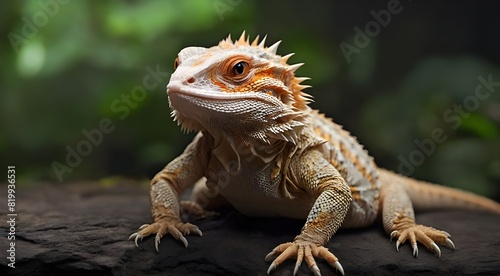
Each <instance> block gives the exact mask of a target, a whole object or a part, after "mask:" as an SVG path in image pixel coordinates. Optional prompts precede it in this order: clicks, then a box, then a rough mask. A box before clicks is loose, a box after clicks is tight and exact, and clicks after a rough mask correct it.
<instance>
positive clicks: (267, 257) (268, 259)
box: [264, 250, 274, 262]
mask: <svg viewBox="0 0 500 276" xmlns="http://www.w3.org/2000/svg"><path fill="white" fill-rule="evenodd" d="M273 258H274V250H273V251H271V252H270V253H269V254H267V255H266V257H265V258H264V261H266V262H269V261H270V260H272V259H273Z"/></svg>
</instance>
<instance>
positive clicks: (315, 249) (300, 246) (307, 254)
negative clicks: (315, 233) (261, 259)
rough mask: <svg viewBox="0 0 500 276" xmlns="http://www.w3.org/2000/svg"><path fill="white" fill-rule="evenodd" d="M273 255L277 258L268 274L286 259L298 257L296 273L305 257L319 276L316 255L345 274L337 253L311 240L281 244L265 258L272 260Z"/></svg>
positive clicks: (294, 273) (308, 264)
mask: <svg viewBox="0 0 500 276" xmlns="http://www.w3.org/2000/svg"><path fill="white" fill-rule="evenodd" d="M276 256H277V257H276ZM273 257H276V259H274V261H273V262H272V263H271V265H270V266H269V269H268V270H267V274H268V275H269V273H271V271H273V270H274V269H275V268H276V267H277V266H278V265H280V264H281V263H282V262H284V261H285V260H287V259H297V262H296V263H295V269H294V270H293V275H296V274H297V271H298V270H299V267H300V265H301V264H302V260H303V259H304V258H305V260H306V263H307V266H309V268H310V269H311V271H312V272H313V273H314V275H316V276H319V275H321V272H320V270H319V268H318V266H317V265H316V261H315V260H314V258H315V257H316V258H321V259H324V260H326V261H327V262H328V263H329V264H330V265H331V266H333V267H335V268H336V269H337V270H338V271H339V272H340V273H341V274H342V275H344V269H343V268H342V265H341V264H340V263H339V261H338V259H337V257H335V255H333V254H332V253H331V252H330V251H328V249H327V248H325V247H324V246H321V245H316V244H313V243H311V242H306V241H297V240H296V241H294V242H288V243H283V244H280V245H278V246H277V247H275V248H274V249H273V251H271V253H269V254H267V256H266V258H265V260H266V262H267V261H270V260H272V259H273Z"/></svg>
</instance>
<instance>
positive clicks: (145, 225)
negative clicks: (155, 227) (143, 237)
mask: <svg viewBox="0 0 500 276" xmlns="http://www.w3.org/2000/svg"><path fill="white" fill-rule="evenodd" d="M148 226H149V224H147V223H146V224H143V225H141V227H139V230H142V229H144V228H146V227H148Z"/></svg>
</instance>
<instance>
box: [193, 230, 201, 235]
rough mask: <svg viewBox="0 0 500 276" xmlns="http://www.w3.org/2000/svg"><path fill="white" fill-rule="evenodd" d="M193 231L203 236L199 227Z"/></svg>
mask: <svg viewBox="0 0 500 276" xmlns="http://www.w3.org/2000/svg"><path fill="white" fill-rule="evenodd" d="M193 232H194V233H196V234H198V236H200V237H203V233H202V232H201V230H200V229H196V230H194V231H193Z"/></svg>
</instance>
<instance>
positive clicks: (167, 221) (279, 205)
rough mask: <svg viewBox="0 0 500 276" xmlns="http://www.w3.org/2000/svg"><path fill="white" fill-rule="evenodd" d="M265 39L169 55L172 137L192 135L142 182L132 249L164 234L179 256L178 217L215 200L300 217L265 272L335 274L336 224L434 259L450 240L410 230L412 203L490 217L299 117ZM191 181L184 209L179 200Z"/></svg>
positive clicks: (282, 67) (283, 63) (334, 128)
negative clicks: (382, 234)
mask: <svg viewBox="0 0 500 276" xmlns="http://www.w3.org/2000/svg"><path fill="white" fill-rule="evenodd" d="M264 41H265V39H264V40H262V42H260V43H259V42H258V38H256V39H255V40H254V41H253V42H252V43H250V42H249V40H248V38H245V34H244V33H243V34H242V35H241V37H240V39H239V40H237V41H235V42H233V41H232V40H231V38H230V37H228V38H227V39H225V40H223V41H221V42H220V43H219V45H217V46H214V47H211V48H202V47H188V48H185V49H183V50H182V51H181V52H180V53H179V56H178V58H177V59H176V61H175V65H174V66H175V72H174V73H173V74H172V77H171V79H170V82H169V84H168V85H167V94H168V97H169V102H170V106H171V108H172V115H173V116H174V117H175V119H176V120H177V121H178V123H179V124H180V125H181V127H182V129H184V130H187V131H197V132H198V135H197V136H196V138H195V139H194V140H193V142H192V143H191V144H190V145H189V146H188V147H187V148H186V149H185V151H184V153H182V154H181V155H180V156H179V157H177V158H176V159H174V160H173V161H171V162H170V163H169V164H168V165H167V166H166V167H165V168H164V169H163V170H162V171H161V172H159V173H158V174H157V175H156V176H155V177H154V178H153V179H152V181H151V190H150V195H151V210H152V214H153V220H154V221H153V223H152V224H145V225H143V226H141V227H140V228H139V231H138V232H136V233H134V234H132V235H131V236H130V238H131V239H135V242H136V244H137V242H138V240H139V239H142V238H143V237H146V236H149V235H152V234H156V238H155V245H156V249H157V250H158V245H159V243H160V239H161V238H162V237H163V236H165V235H166V234H170V235H172V236H173V237H174V238H176V239H178V240H180V241H182V243H183V244H184V245H185V246H186V247H187V245H188V242H187V240H186V238H185V237H184V235H188V234H191V233H195V234H198V235H200V236H201V235H202V233H201V231H200V229H198V227H196V226H195V225H192V224H189V223H185V222H182V221H181V219H180V217H179V213H180V209H181V208H184V209H186V210H187V211H189V212H191V213H194V214H196V215H200V216H211V215H213V212H209V211H205V210H204V209H203V207H204V206H207V205H209V204H212V203H213V202H215V201H218V202H221V200H222V201H227V202H229V203H230V204H232V205H233V206H234V207H235V208H236V209H237V210H238V211H240V212H241V213H243V214H246V215H252V216H283V217H291V218H299V219H306V223H305V225H304V227H303V228H302V231H301V232H300V234H299V235H297V237H296V238H295V239H294V240H293V241H291V242H288V243H284V244H281V245H278V246H277V247H276V248H274V249H273V250H272V251H271V253H269V254H268V255H267V256H266V260H267V261H270V260H271V259H273V258H274V257H276V258H275V259H274V260H273V261H272V263H271V265H270V267H269V270H268V273H270V272H271V271H272V270H273V269H275V268H276V266H278V265H279V264H281V263H282V262H283V261H284V260H286V259H289V258H294V259H296V260H297V262H296V265H295V270H294V274H295V273H296V272H297V270H298V268H299V266H300V265H301V263H302V261H303V260H305V261H306V263H307V265H308V266H309V268H310V269H311V271H312V272H313V273H314V274H315V275H320V271H319V269H318V266H317V265H316V261H315V258H320V259H324V260H326V261H327V262H328V263H329V264H331V265H332V266H333V267H335V268H336V269H337V270H338V271H339V272H340V273H341V274H344V270H343V268H342V266H341V265H340V262H339V260H338V259H337V257H335V255H333V254H332V253H331V252H329V251H328V249H327V248H326V247H325V245H326V243H327V242H328V240H329V239H330V238H331V237H332V236H333V235H334V233H335V232H336V231H337V230H338V229H339V227H341V226H342V227H363V226H367V225H370V224H372V223H373V222H374V221H375V219H376V218H377V216H378V215H379V214H381V216H382V221H383V225H384V229H385V231H386V232H387V233H388V234H389V235H390V237H391V238H397V241H396V248H397V249H398V248H399V246H400V244H401V243H404V242H405V241H406V240H409V242H410V243H411V246H412V247H413V253H414V255H415V256H416V255H417V254H418V249H417V242H420V243H422V244H423V245H424V246H425V247H427V248H428V249H429V250H431V251H433V252H435V253H436V254H437V255H441V251H440V249H439V247H438V245H437V244H442V245H445V246H447V247H449V248H452V249H454V244H453V242H452V241H451V240H450V239H449V238H450V235H449V234H448V233H447V232H444V231H440V230H437V229H434V228H431V227H427V226H423V225H418V224H416V223H415V215H414V211H413V207H412V204H415V206H416V207H418V208H420V209H425V208H431V207H432V208H439V207H451V208H461V207H462V208H469V209H477V210H489V211H493V212H497V213H500V204H498V203H496V202H494V201H491V200H489V199H486V198H483V197H479V196H476V195H473V194H470V193H467V192H462V191H458V190H454V189H451V188H446V187H442V186H436V185H432V184H428V183H423V182H419V181H416V180H413V179H410V178H406V177H403V176H399V175H397V174H394V173H392V172H389V171H386V170H383V169H379V168H378V167H377V166H376V165H375V163H374V161H373V159H372V158H371V157H370V156H369V155H368V153H367V152H366V151H365V150H364V149H363V147H362V146H361V145H360V144H359V143H358V142H357V141H356V139H355V138H354V137H352V136H351V135H350V134H349V133H348V132H347V131H345V130H343V129H342V127H340V126H339V125H337V124H335V123H333V121H332V120H330V119H328V118H325V116H324V115H322V114H320V113H318V112H317V111H315V110H312V109H311V108H309V106H308V105H307V104H308V99H309V98H310V96H309V95H307V94H305V93H304V92H303V91H302V90H303V89H305V88H307V87H308V86H306V85H302V84H301V83H302V82H303V81H304V80H307V78H299V77H296V76H295V74H294V72H295V70H297V68H299V67H300V66H301V64H295V65H289V64H287V60H288V58H289V57H290V56H291V55H287V56H283V57H282V56H279V55H277V54H276V50H277V47H278V45H279V42H278V43H276V44H274V45H272V46H270V47H265V46H264ZM258 43H259V44H258ZM205 178H206V181H199V180H200V179H205ZM196 182H197V183H198V184H197V185H196V187H195V189H194V191H195V193H194V195H193V199H194V202H179V195H180V194H181V193H182V192H183V191H184V190H185V189H186V188H188V187H190V186H192V185H194V183H196Z"/></svg>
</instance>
